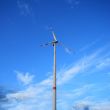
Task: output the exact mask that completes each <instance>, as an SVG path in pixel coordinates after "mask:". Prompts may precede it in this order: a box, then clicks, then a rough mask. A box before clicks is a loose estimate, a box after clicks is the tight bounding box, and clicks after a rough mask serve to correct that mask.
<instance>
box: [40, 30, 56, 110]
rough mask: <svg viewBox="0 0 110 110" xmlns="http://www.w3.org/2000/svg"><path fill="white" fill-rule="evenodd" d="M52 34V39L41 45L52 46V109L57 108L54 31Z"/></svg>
mask: <svg viewBox="0 0 110 110" xmlns="http://www.w3.org/2000/svg"><path fill="white" fill-rule="evenodd" d="M52 35H53V41H52V42H49V43H46V44H44V45H41V46H48V45H52V46H53V47H54V63H53V87H52V89H53V100H52V110H56V109H57V104H56V100H57V97H56V45H57V43H58V40H57V39H56V36H55V33H54V32H53V31H52Z"/></svg>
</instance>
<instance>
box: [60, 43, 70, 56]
mask: <svg viewBox="0 0 110 110" xmlns="http://www.w3.org/2000/svg"><path fill="white" fill-rule="evenodd" d="M59 44H60V45H61V46H62V47H63V48H64V50H65V52H66V53H68V54H72V50H71V49H70V48H68V47H66V46H65V45H64V44H63V43H62V42H60V43H59Z"/></svg>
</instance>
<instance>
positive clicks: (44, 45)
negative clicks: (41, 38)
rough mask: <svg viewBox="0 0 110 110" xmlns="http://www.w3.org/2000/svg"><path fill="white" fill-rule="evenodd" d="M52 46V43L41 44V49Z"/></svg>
mask: <svg viewBox="0 0 110 110" xmlns="http://www.w3.org/2000/svg"><path fill="white" fill-rule="evenodd" d="M51 44H52V42H48V43H45V44H41V45H40V46H41V47H46V46H49V45H51Z"/></svg>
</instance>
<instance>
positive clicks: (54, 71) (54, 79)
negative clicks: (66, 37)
mask: <svg viewBox="0 0 110 110" xmlns="http://www.w3.org/2000/svg"><path fill="white" fill-rule="evenodd" d="M52 34H53V37H54V40H53V42H52V43H53V46H54V67H53V108H52V110H56V109H57V108H56V107H57V104H56V100H57V98H56V44H57V43H58V41H57V39H56V36H55V34H54V32H52Z"/></svg>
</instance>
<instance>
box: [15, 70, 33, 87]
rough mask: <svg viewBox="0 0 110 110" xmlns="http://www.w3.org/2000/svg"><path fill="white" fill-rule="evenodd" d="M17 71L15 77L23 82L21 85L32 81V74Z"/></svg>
mask: <svg viewBox="0 0 110 110" xmlns="http://www.w3.org/2000/svg"><path fill="white" fill-rule="evenodd" d="M15 72H16V73H17V79H18V80H19V81H20V82H22V83H23V85H28V84H30V83H32V81H33V78H34V75H31V74H30V73H28V72H27V73H22V72H19V71H15Z"/></svg>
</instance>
